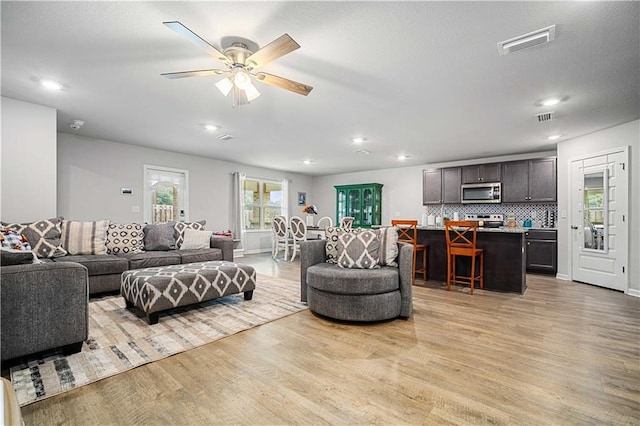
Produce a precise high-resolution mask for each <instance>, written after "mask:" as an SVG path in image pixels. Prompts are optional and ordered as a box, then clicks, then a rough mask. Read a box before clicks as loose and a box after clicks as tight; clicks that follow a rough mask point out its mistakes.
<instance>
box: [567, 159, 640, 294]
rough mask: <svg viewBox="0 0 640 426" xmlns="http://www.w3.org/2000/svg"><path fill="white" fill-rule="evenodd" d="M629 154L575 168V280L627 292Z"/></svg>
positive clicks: (584, 162)
mask: <svg viewBox="0 0 640 426" xmlns="http://www.w3.org/2000/svg"><path fill="white" fill-rule="evenodd" d="M627 158H628V152H627V150H626V149H623V150H620V151H615V152H611V153H606V154H602V155H597V156H591V157H585V158H582V159H578V160H575V161H572V163H571V210H572V215H571V239H572V242H571V243H572V245H571V247H572V268H571V269H572V279H573V280H574V281H581V282H585V283H589V284H595V285H598V286H601V287H607V288H611V289H614V290H621V291H626V290H627V286H628V283H627V280H628V278H627V277H628V274H627V258H628V250H629V235H628V233H629V224H628V217H629V215H628V200H629V191H628V185H629V171H628V167H627V165H628V161H627Z"/></svg>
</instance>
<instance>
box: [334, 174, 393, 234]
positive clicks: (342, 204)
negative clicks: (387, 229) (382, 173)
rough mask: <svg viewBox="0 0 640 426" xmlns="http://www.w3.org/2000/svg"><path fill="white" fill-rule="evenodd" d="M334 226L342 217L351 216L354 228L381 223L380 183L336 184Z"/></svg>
mask: <svg viewBox="0 0 640 426" xmlns="http://www.w3.org/2000/svg"><path fill="white" fill-rule="evenodd" d="M334 188H336V226H339V225H340V222H341V221H342V218H344V217H345V216H352V217H354V218H355V220H354V221H353V227H354V228H371V226H373V225H381V224H382V184H381V183H363V184H359V185H337V186H335V187H334Z"/></svg>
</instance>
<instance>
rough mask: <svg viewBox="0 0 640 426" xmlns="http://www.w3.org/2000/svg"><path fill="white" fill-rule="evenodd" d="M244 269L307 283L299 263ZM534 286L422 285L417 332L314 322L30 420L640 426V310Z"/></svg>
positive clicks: (161, 367)
mask: <svg viewBox="0 0 640 426" xmlns="http://www.w3.org/2000/svg"><path fill="white" fill-rule="evenodd" d="M237 260H238V261H240V262H244V263H248V264H252V265H253V266H254V267H255V268H256V270H257V271H258V273H259V274H266V275H271V276H276V277H284V278H289V279H294V280H296V281H298V277H299V273H300V272H299V271H300V263H299V261H295V262H293V263H289V262H273V261H272V260H271V258H270V256H268V255H253V256H246V257H244V258H241V259H237ZM527 282H528V284H529V288H528V290H527V291H526V293H525V294H524V295H522V296H521V295H515V294H502V293H496V292H488V291H482V290H476V292H475V294H474V295H473V296H470V295H469V294H468V290H467V289H462V288H460V287H458V288H456V289H455V290H452V291H451V292H447V291H446V286H445V287H443V286H442V284H440V283H433V282H428V283H426V284H425V283H423V282H420V281H417V283H418V284H421V285H419V286H415V287H414V313H413V316H412V317H411V318H410V319H409V320H408V321H405V320H395V321H390V322H384V323H377V324H367V325H354V324H345V323H338V322H332V321H329V320H326V319H323V318H319V317H316V316H314V315H313V314H312V313H311V312H309V311H308V310H306V311H303V312H300V313H298V314H294V315H291V316H289V317H286V318H283V319H280V320H277V321H274V322H271V323H268V324H265V325H262V326H260V327H256V328H253V329H251V330H247V331H245V332H242V333H239V334H236V335H234V336H230V337H227V338H225V339H222V340H220V341H217V342H213V343H211V344H208V345H205V346H202V347H200V348H197V349H193V350H191V351H188V352H185V353H182V354H178V355H175V356H172V357H170V358H166V359H164V360H161V361H158V362H154V363H152V364H148V365H145V366H142V367H139V368H136V369H134V370H131V371H129V372H126V373H123V374H120V375H117V376H114V377H110V378H107V379H104V380H101V381H99V382H96V383H93V384H91V385H88V386H84V387H82V388H79V389H76V390H73V391H70V392H67V393H64V394H62V395H59V396H56V397H53V398H50V399H47V400H44V401H41V402H37V403H34V404H31V405H28V406H26V407H23V409H22V412H23V415H24V419H25V423H26V425H27V426H30V425H52V424H72V425H102V424H104V425H106V424H113V425H134V424H140V425H142V424H144V425H154V424H158V425H187V424H189V425H207V424H385V425H389V424H394V425H395V424H527V425H530V424H533V425H547V424H558V425H568V424H616V425H618V424H636V425H637V424H639V423H640V299H638V298H634V297H630V296H625V295H624V294H622V293H619V292H614V291H611V290H606V289H602V288H598V287H595V286H589V285H584V284H578V283H573V282H565V281H559V280H556V279H554V278H550V277H544V276H539V275H529V276H527ZM258 285H259V282H258Z"/></svg>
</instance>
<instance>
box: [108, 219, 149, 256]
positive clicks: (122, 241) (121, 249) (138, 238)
mask: <svg viewBox="0 0 640 426" xmlns="http://www.w3.org/2000/svg"><path fill="white" fill-rule="evenodd" d="M144 227H145V225H144V224H141V223H127V224H124V225H123V224H119V223H112V224H110V225H109V228H108V229H107V243H106V246H107V254H118V253H140V252H141V251H142V250H143V249H144V243H143V241H144V232H142V230H143V229H144Z"/></svg>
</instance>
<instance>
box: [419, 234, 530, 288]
mask: <svg viewBox="0 0 640 426" xmlns="http://www.w3.org/2000/svg"><path fill="white" fill-rule="evenodd" d="M444 229H445V228H444V226H438V227H435V226H419V227H418V244H426V245H428V246H429V257H428V264H427V274H428V279H429V280H435V281H442V282H447V242H446V239H445V230H444ZM526 231H527V230H526V229H523V228H507V227H501V228H478V234H477V243H476V245H477V248H481V249H483V250H484V289H485V290H495V291H504V292H512V293H519V294H523V293H524V291H525V290H526V288H527V276H526V265H527V262H526V249H525V247H526V241H525V232H526ZM468 264H469V259H468V258H466V259H464V258H461V259H458V263H457V265H458V266H457V268H459V270H460V272H463V273H464V274H467V275H468V274H469V268H468V266H467V267H466V268H465V266H466V265H468ZM476 288H479V285H478V284H476Z"/></svg>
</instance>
